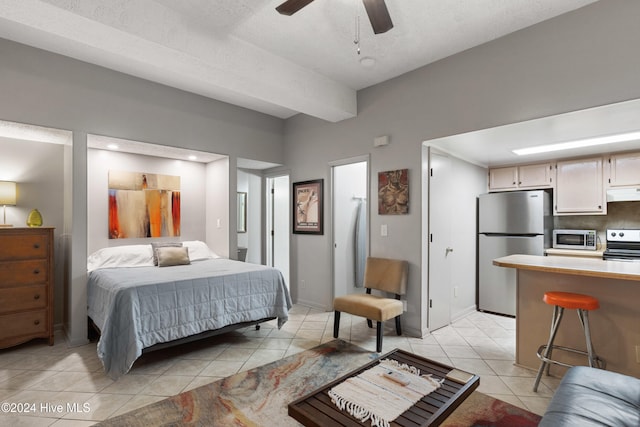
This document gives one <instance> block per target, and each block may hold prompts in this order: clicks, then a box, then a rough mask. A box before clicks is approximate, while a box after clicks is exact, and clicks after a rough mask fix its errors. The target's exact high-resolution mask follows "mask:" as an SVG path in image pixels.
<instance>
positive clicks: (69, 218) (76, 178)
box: [0, 39, 283, 344]
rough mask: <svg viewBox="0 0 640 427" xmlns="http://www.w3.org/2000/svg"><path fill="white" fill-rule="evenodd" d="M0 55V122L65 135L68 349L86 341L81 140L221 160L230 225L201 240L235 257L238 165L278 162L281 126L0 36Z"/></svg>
mask: <svg viewBox="0 0 640 427" xmlns="http://www.w3.org/2000/svg"><path fill="white" fill-rule="evenodd" d="M0 58H2V59H1V61H0V95H1V96H2V100H3V101H2V102H0V120H7V121H13V122H19V123H28V124H36V125H41V126H47V127H52V128H60V129H67V130H71V131H73V147H72V150H70V151H69V152H68V153H67V154H68V156H65V160H64V161H65V166H66V168H65V174H66V173H67V172H68V171H70V172H68V173H69V174H68V175H65V177H64V178H63V179H64V180H65V192H68V193H72V194H71V196H72V197H69V195H68V194H65V195H64V200H65V207H66V208H67V209H65V213H64V215H65V220H64V224H65V231H64V235H63V236H62V237H63V240H64V242H65V246H64V248H63V249H62V251H64V253H65V254H66V259H67V260H68V263H69V264H68V265H65V266H64V277H65V286H66V289H65V292H66V298H67V300H66V302H65V304H66V307H67V308H68V311H67V312H66V313H65V316H64V322H65V328H66V329H67V333H68V336H69V339H70V342H71V343H72V344H76V343H82V342H84V341H85V340H86V290H85V286H86V257H87V172H88V173H89V174H90V173H91V171H87V143H86V140H87V134H96V135H106V136H112V137H117V138H123V139H129V140H133V141H142V142H151V143H155V144H160V145H175V146H181V147H186V148H192V149H196V150H201V151H210V152H214V153H220V154H226V155H228V156H229V160H228V161H226V165H228V166H227V167H225V168H222V169H221V170H224V171H225V175H226V176H225V177H222V178H223V182H227V183H228V188H227V189H226V192H225V199H226V200H227V201H228V202H227V203H224V204H220V203H216V206H228V205H229V204H228V203H231V204H230V209H232V212H216V213H215V218H220V219H221V220H222V221H223V224H224V225H228V226H227V227H226V228H225V230H226V236H219V235H218V234H219V233H218V232H219V231H220V229H217V228H213V229H211V227H209V228H208V229H207V238H208V239H209V238H210V240H212V241H213V240H215V241H216V242H221V244H224V250H225V251H229V250H231V251H234V250H235V239H236V233H235V197H236V196H235V195H236V188H235V186H236V173H235V165H236V159H237V158H238V157H242V158H247V159H255V160H262V161H266V162H271V163H277V164H279V163H282V160H283V121H282V120H281V119H277V118H274V117H271V116H267V115H265V114H261V113H256V112H253V111H250V110H247V109H243V108H239V107H235V106H231V105H229V104H225V103H223V102H218V101H215V100H211V99H208V98H205V97H202V96H197V95H194V94H190V93H187V92H183V91H180V90H177V89H172V88H169V87H166V86H162V85H160V84H156V83H152V82H149V81H145V80H142V79H138V78H135V77H131V76H127V75H125V74H122V73H117V72H114V71H111V70H107V69H105V68H101V67H98V66H94V65H90V64H87V63H84V62H81V61H77V60H74V59H70V58H66V57H63V56H61V55H56V54H52V53H48V52H45V51H42V50H39V49H35V48H31V47H28V46H24V45H21V44H18V43H14V42H11V41H7V40H1V39H0ZM71 154H72V155H71ZM70 166H71V167H70ZM207 176H209V175H207ZM216 178H220V177H218V176H216ZM231 196H232V197H233V198H232V199H231ZM210 199H211V198H210V197H209V195H207V200H208V201H209V202H210V203H215V202H216V200H214V199H211V200H210ZM67 211H68V212H67ZM210 236H211V237H210ZM214 250H216V252H218V253H220V254H221V255H226V253H224V252H220V249H219V248H217V247H216V248H214Z"/></svg>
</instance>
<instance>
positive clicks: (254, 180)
mask: <svg viewBox="0 0 640 427" xmlns="http://www.w3.org/2000/svg"><path fill="white" fill-rule="evenodd" d="M238 191H241V192H246V193H247V232H246V233H238V247H244V248H247V258H246V261H247V262H251V263H254V264H262V223H263V220H262V201H263V197H264V196H263V191H262V177H261V176H260V175H258V174H256V173H252V172H249V171H244V170H238Z"/></svg>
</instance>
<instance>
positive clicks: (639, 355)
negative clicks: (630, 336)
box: [636, 345, 640, 363]
mask: <svg viewBox="0 0 640 427" xmlns="http://www.w3.org/2000/svg"><path fill="white" fill-rule="evenodd" d="M636 362H638V363H640V345H636Z"/></svg>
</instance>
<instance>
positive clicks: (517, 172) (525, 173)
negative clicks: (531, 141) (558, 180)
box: [489, 163, 553, 191]
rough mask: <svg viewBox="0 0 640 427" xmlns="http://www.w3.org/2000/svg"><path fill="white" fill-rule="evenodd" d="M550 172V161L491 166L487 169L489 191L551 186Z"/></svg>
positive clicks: (551, 170)
mask: <svg viewBox="0 0 640 427" xmlns="http://www.w3.org/2000/svg"><path fill="white" fill-rule="evenodd" d="M552 172H553V165H552V164H551V163H539V164H534V165H520V166H508V167H502V168H492V169H489V191H507V190H530V189H534V188H535V189H538V188H551V187H552V186H553V178H552V176H553V173H552Z"/></svg>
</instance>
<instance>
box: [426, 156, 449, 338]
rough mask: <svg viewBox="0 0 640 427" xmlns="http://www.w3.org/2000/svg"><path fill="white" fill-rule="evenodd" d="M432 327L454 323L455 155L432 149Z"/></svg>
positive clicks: (429, 302)
mask: <svg viewBox="0 0 640 427" xmlns="http://www.w3.org/2000/svg"><path fill="white" fill-rule="evenodd" d="M428 157H429V166H428V167H429V174H428V188H429V199H428V200H429V211H428V215H429V225H428V229H429V237H428V245H429V251H428V253H429V276H428V277H429V281H428V283H429V285H428V298H429V301H428V305H427V307H428V328H429V330H430V331H434V330H436V329H439V328H442V327H444V326H447V325H449V323H451V265H452V260H451V258H452V255H453V254H452V252H453V247H452V244H451V214H452V212H451V206H452V203H451V202H452V201H451V197H452V191H451V190H452V188H450V187H451V177H450V176H449V171H450V170H451V159H450V158H449V157H448V156H446V155H444V154H440V153H436V152H434V150H433V149H429V154H428Z"/></svg>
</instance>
